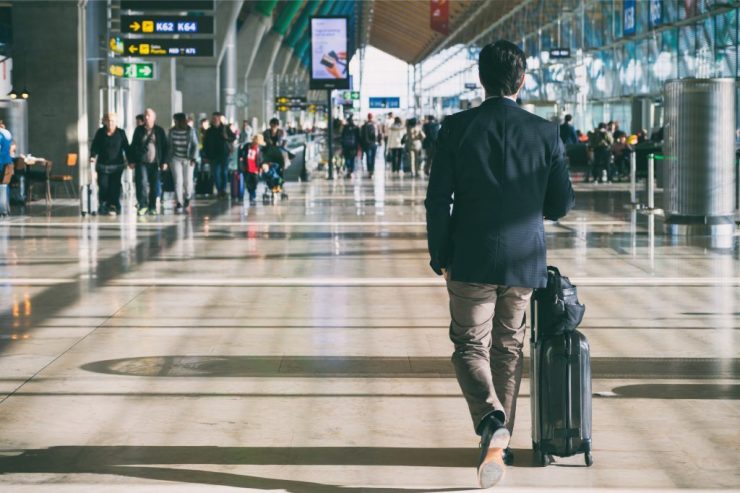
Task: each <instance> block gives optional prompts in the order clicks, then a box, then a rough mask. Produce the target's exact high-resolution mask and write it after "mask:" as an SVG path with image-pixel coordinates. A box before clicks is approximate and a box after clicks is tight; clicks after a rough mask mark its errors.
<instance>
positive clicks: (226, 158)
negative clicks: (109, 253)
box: [90, 108, 289, 216]
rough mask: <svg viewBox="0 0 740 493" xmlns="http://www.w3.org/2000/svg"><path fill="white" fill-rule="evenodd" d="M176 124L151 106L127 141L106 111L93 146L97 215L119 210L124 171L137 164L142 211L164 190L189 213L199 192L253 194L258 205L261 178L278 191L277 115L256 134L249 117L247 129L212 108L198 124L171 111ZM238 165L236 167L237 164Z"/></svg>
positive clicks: (153, 206) (152, 207)
mask: <svg viewBox="0 0 740 493" xmlns="http://www.w3.org/2000/svg"><path fill="white" fill-rule="evenodd" d="M172 122H173V125H172V126H171V127H170V128H169V129H168V130H167V131H165V129H164V128H162V127H161V126H160V125H158V124H157V114H156V112H155V111H154V110H153V109H151V108H147V110H146V111H145V112H144V113H142V114H141V115H137V116H136V129H135V130H134V132H133V135H132V136H131V141H130V142H129V140H128V139H127V136H126V133H125V132H124V130H123V129H121V128H118V127H117V121H116V114H115V113H108V114H106V115H105V116H104V117H103V122H102V123H103V126H102V127H101V128H99V129H98V131H97V132H96V134H95V137H94V138H93V141H92V145H91V147H90V161H91V164H93V165H94V170H95V175H96V177H97V183H96V184H97V187H98V198H99V210H98V213H99V214H107V215H116V214H117V213H120V212H121V200H120V199H121V177H122V174H123V172H124V170H125V168H126V166H128V167H129V168H130V169H131V170H133V176H134V183H135V190H136V199H135V200H136V208H137V212H138V214H139V215H140V216H144V215H157V214H158V205H157V204H158V203H161V201H162V197H163V193H166V192H171V193H173V194H174V200H175V210H174V212H175V213H177V214H180V213H187V212H190V210H191V205H192V201H193V198H194V196H195V193H198V194H203V195H211V194H212V193H214V187H215V193H216V196H217V197H218V198H220V199H222V198H225V197H227V196H228V195H229V194H228V193H227V190H228V189H229V187H231V193H230V195H231V197H232V199H236V200H243V196H244V192H245V191H246V192H247V193H248V197H249V202H250V204H251V205H255V204H256V190H257V184H258V181H259V180H260V178H263V179H264V180H265V182H266V183H268V186H269V187H270V189H271V190H272V191H273V192H275V191H278V192H279V191H280V186H281V185H282V172H283V169H284V164H285V158H286V156H287V155H288V154H289V153H288V152H287V150H286V148H285V135H286V134H285V131H284V130H283V129H281V128H280V122H279V120H278V119H276V118H273V119H272V120H270V123H269V128H267V129H266V130H265V131H264V132H263V133H255V131H254V129H253V128H252V126H251V124H250V123H249V120H244V122H243V124H242V127H241V128H238V127H237V126H236V125H234V124H229V123H228V122H227V121H226V118H225V117H224V115H223V114H222V113H220V112H214V113H213V114H212V115H211V118H210V119H207V118H203V119H202V120H200V122H199V123H198V125H197V126H196V124H195V122H194V120H193V119H192V118H189V117H187V116H186V115H185V113H175V114H174V115H173V116H172ZM234 164H235V166H234Z"/></svg>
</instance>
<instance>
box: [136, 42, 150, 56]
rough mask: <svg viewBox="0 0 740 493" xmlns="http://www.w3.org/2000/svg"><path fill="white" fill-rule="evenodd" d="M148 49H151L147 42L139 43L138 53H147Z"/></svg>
mask: <svg viewBox="0 0 740 493" xmlns="http://www.w3.org/2000/svg"><path fill="white" fill-rule="evenodd" d="M150 51H151V49H150V47H149V45H148V44H147V43H141V44H140V45H139V53H141V54H142V55H148V54H149V52H150Z"/></svg>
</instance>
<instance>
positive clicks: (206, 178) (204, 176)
mask: <svg viewBox="0 0 740 493" xmlns="http://www.w3.org/2000/svg"><path fill="white" fill-rule="evenodd" d="M211 194H213V175H212V174H211V167H210V165H209V164H208V163H203V164H201V165H200V167H199V169H198V174H197V176H196V177H195V195H211Z"/></svg>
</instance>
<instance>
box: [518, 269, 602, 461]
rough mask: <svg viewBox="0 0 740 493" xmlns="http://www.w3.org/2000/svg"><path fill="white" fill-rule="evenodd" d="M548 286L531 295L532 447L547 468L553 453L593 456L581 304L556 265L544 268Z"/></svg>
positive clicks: (587, 352) (587, 358)
mask: <svg viewBox="0 0 740 493" xmlns="http://www.w3.org/2000/svg"><path fill="white" fill-rule="evenodd" d="M547 274H548V282H547V288H545V289H537V290H535V293H534V295H533V296H532V304H531V308H532V317H531V320H532V330H531V338H530V343H531V346H530V347H531V367H530V395H531V400H532V448H533V449H534V456H535V460H536V461H537V462H538V464H539V465H541V466H547V465H548V464H549V463H550V462H551V461H552V456H558V457H570V456H572V455H576V454H580V453H583V454H585V462H586V465H587V466H590V465H591V464H593V456H592V454H591V355H590V350H589V346H588V340H587V339H586V337H585V336H584V335H583V334H581V333H580V332H578V331H577V330H576V327H577V326H578V324H580V323H581V320H583V314H584V312H585V307H584V306H583V305H582V304H580V303H579V302H578V295H577V292H576V287H575V286H573V285H572V284H571V283H570V281H569V280H568V278H567V277H563V276H561V275H560V272H559V271H558V269H557V268H555V267H548V268H547Z"/></svg>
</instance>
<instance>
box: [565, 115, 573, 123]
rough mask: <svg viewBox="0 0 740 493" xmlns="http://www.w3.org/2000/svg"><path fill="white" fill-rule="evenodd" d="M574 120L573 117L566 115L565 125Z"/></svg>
mask: <svg viewBox="0 0 740 493" xmlns="http://www.w3.org/2000/svg"><path fill="white" fill-rule="evenodd" d="M572 120H573V115H565V123H570V122H571V121H572Z"/></svg>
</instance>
